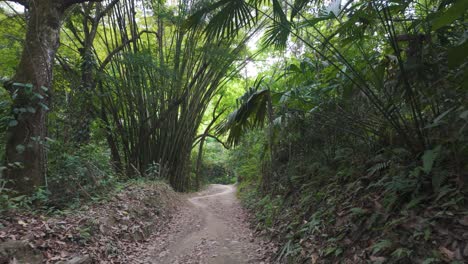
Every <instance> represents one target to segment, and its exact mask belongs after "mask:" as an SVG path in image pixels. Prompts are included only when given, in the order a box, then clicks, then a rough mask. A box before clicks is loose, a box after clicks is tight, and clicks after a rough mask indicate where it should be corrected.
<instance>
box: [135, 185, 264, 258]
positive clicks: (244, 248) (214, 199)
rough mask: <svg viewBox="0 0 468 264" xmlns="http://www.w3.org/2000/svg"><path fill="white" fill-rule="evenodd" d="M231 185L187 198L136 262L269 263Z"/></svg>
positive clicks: (211, 187)
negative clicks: (182, 206) (141, 258)
mask: <svg viewBox="0 0 468 264" xmlns="http://www.w3.org/2000/svg"><path fill="white" fill-rule="evenodd" d="M246 217H247V216H246V214H245V212H244V210H243V209H242V208H241V206H240V204H239V201H238V200H237V198H236V196H235V187H234V186H232V185H217V184H214V185H210V187H209V188H208V189H207V190H205V191H203V192H201V193H198V194H197V196H194V197H191V198H189V199H188V203H187V206H186V208H183V209H182V210H180V212H179V214H177V215H176V216H175V217H174V219H173V221H172V222H171V225H170V226H169V228H168V229H166V230H165V231H164V233H160V234H156V236H155V238H154V241H153V242H152V243H151V244H152V245H151V246H150V247H148V248H147V251H146V254H145V255H147V256H146V257H144V260H143V261H138V262H136V263H157V264H195V263H196V264H205V263H206V264H243V263H257V264H259V263H269V261H268V258H267V256H266V255H267V252H266V251H265V248H267V247H268V246H267V244H268V243H266V242H264V241H262V240H261V239H258V238H255V237H254V236H253V235H252V230H250V229H249V227H248V224H247V219H246Z"/></svg>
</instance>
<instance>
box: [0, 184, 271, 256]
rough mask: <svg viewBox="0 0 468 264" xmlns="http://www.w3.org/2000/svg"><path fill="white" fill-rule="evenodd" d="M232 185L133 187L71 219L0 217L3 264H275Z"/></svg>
mask: <svg viewBox="0 0 468 264" xmlns="http://www.w3.org/2000/svg"><path fill="white" fill-rule="evenodd" d="M247 218H248V216H247V213H246V212H245V211H244V210H243V208H242V207H241V206H240V204H239V201H238V200H237V198H236V196H235V187H234V186H232V185H210V186H209V188H207V189H206V190H204V191H202V192H199V193H196V194H191V195H181V194H177V193H175V192H174V191H172V189H171V188H170V187H169V186H167V185H166V184H163V183H156V184H148V183H145V184H144V185H142V184H134V185H129V186H127V187H126V188H125V189H124V190H122V191H121V192H119V193H118V194H117V195H116V196H115V197H114V198H112V199H110V200H108V201H106V202H101V203H98V204H95V205H93V206H90V207H84V208H82V209H81V210H80V211H78V212H73V213H70V214H68V215H66V216H52V217H48V216H44V215H37V214H27V213H24V212H23V213H18V212H17V213H11V212H10V213H8V214H3V215H1V216H0V264H3V263H5V264H6V263H31V264H35V263H62V264H77V263H82V264H85V263H157V264H166V263H167V264H182V263H184V264H185V263H187V264H195V263H197V264H202V263H207V264H217V263H219V264H230V263H232V264H234V263H236V264H237V263H239V264H242V263H265V264H266V263H271V257H270V256H272V255H273V252H274V251H275V247H274V245H272V244H270V243H268V242H266V241H264V240H262V239H261V238H256V237H255V236H254V234H253V231H252V230H251V229H250V228H249V225H248V221H247Z"/></svg>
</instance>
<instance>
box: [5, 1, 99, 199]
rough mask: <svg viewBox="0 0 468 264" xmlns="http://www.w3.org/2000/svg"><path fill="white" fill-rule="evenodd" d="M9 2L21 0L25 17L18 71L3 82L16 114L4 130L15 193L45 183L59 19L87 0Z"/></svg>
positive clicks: (8, 176) (10, 176)
mask: <svg viewBox="0 0 468 264" xmlns="http://www.w3.org/2000/svg"><path fill="white" fill-rule="evenodd" d="M90 1H91V2H100V0H90ZM13 2H16V3H18V4H21V5H23V6H24V7H25V8H26V9H27V13H26V14H27V16H28V17H27V30H26V37H25V42H24V48H23V52H22V56H21V60H20V63H19V65H18V67H17V71H16V74H15V75H14V77H13V78H12V79H11V81H10V82H9V83H8V84H7V88H8V90H9V91H10V93H11V95H12V98H13V105H12V111H13V115H14V117H15V120H13V121H12V122H10V127H9V129H8V135H7V146H6V163H7V164H9V165H10V166H9V170H8V171H7V179H8V180H10V181H11V187H12V188H13V189H14V190H16V191H18V192H19V193H31V192H33V191H34V190H35V189H36V188H37V187H40V186H44V185H45V183H46V180H45V179H46V178H45V176H46V171H47V169H46V167H47V153H46V150H45V145H44V143H45V141H46V137H47V127H46V120H47V112H48V110H49V109H48V106H49V104H50V100H51V97H50V94H51V84H52V69H53V63H54V58H55V54H56V51H57V49H58V47H59V43H60V41H59V36H60V27H61V23H62V19H63V17H64V14H65V12H66V11H67V10H68V9H69V8H70V7H71V6H73V5H74V4H78V3H84V2H87V0H14V1H13ZM13 164H14V166H12V165H13Z"/></svg>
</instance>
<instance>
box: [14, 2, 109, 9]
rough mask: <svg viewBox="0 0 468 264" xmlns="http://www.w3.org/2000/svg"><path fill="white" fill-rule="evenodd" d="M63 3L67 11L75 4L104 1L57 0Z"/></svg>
mask: <svg viewBox="0 0 468 264" xmlns="http://www.w3.org/2000/svg"><path fill="white" fill-rule="evenodd" d="M15 1H25V0H15ZM56 1H58V2H62V8H63V9H66V8H68V7H70V6H72V5H74V4H82V3H85V2H102V1H103V0H56Z"/></svg>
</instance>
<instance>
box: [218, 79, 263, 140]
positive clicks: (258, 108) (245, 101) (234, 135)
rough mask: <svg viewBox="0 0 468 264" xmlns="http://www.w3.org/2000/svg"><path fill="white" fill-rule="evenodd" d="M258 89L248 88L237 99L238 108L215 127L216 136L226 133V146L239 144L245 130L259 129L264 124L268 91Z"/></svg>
mask: <svg viewBox="0 0 468 264" xmlns="http://www.w3.org/2000/svg"><path fill="white" fill-rule="evenodd" d="M258 87H259V86H257V87H253V88H250V89H249V90H248V91H247V92H246V93H245V94H243V95H242V96H241V97H239V98H238V100H237V102H238V105H239V107H238V108H237V109H236V110H234V111H233V112H232V113H231V114H229V116H228V117H227V118H226V120H224V121H223V122H221V123H220V124H219V125H218V126H217V128H216V130H217V133H218V134H225V133H228V138H227V144H229V145H237V144H239V142H240V138H241V136H242V135H243V134H244V133H245V132H246V131H247V130H249V129H253V128H261V127H263V125H264V124H265V118H266V116H267V112H268V108H267V107H268V102H269V100H270V90H268V89H261V90H257V89H256V88H258Z"/></svg>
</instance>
